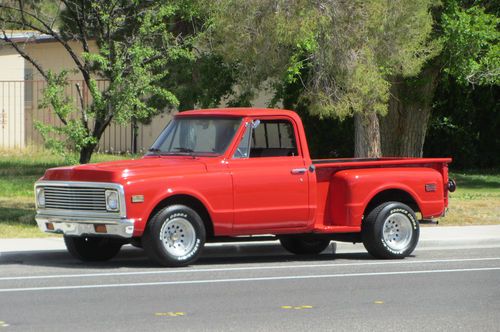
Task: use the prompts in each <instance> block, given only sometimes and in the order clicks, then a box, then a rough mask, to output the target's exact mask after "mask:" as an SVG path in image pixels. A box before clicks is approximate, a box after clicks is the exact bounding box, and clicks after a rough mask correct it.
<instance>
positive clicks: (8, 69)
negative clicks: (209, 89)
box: [0, 30, 270, 153]
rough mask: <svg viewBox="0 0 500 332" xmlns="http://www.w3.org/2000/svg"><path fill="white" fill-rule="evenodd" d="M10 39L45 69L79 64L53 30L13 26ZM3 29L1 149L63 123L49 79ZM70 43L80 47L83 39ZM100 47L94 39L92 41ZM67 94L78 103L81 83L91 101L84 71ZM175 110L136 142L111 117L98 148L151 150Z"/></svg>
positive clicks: (260, 102) (140, 131) (145, 128)
mask: <svg viewBox="0 0 500 332" xmlns="http://www.w3.org/2000/svg"><path fill="white" fill-rule="evenodd" d="M6 34H7V36H8V37H9V39H11V40H14V41H16V42H18V45H19V46H20V47H21V48H22V49H23V50H24V51H25V52H26V53H27V54H28V55H30V56H31V57H32V58H34V59H35V60H36V62H37V63H38V64H40V65H41V67H42V68H44V70H51V71H53V72H60V71H61V70H63V69H65V70H72V69H76V66H75V63H74V62H73V60H72V59H71V57H70V56H69V54H68V53H67V52H66V51H65V50H64V48H63V46H62V45H61V44H60V43H59V42H57V41H56V40H55V39H54V38H53V37H52V36H49V35H43V34H40V33H38V32H36V31H27V30H18V31H16V30H12V31H7V32H6ZM2 37H3V36H2V34H0V149H12V148H25V147H28V146H30V147H42V146H43V140H42V137H41V135H40V133H39V132H38V131H37V129H36V128H35V123H36V122H42V123H44V124H52V125H60V124H61V123H60V120H59V119H58V118H57V116H56V115H55V114H54V112H53V111H52V110H51V109H49V108H40V104H41V101H42V96H43V90H44V87H45V84H46V83H45V81H44V79H43V77H42V76H41V75H40V73H39V72H38V71H37V70H36V68H34V67H33V65H32V64H31V63H29V62H28V61H26V60H25V59H24V58H23V57H22V56H20V55H19V54H18V53H17V51H16V50H15V49H14V48H13V47H12V46H11V45H9V44H8V43H6V42H5V41H3V40H2ZM70 43H74V44H73V45H71V46H74V49H76V50H78V49H79V50H80V53H81V52H82V49H81V47H80V46H79V44H78V42H76V41H75V42H70ZM90 48H91V49H96V48H97V45H96V44H95V43H93V42H92V43H91V44H90ZM68 79H69V81H70V84H69V86H68V87H67V88H66V95H67V96H69V97H71V98H72V99H73V100H74V102H75V105H76V106H78V107H79V102H78V100H79V97H78V94H77V93H78V91H77V88H76V85H77V84H79V86H80V87H81V89H82V94H83V99H84V101H85V102H89V99H90V96H89V93H88V91H86V87H85V84H84V82H83V78H82V76H81V74H80V72H78V71H76V70H74V71H71V72H70V74H69V76H68ZM100 83H101V84H103V88H104V85H105V82H104V81H102V82H100ZM269 99H270V98H269V96H267V95H265V94H262V95H261V96H259V97H258V98H257V99H256V100H255V101H254V103H253V105H254V106H256V107H265V106H267V103H266V101H267V100H269ZM170 119H171V115H170V114H160V115H158V116H157V117H156V118H154V119H153V121H151V124H148V125H143V124H139V125H138V128H137V131H136V132H135V133H136V137H137V140H136V143H135V144H134V142H133V138H134V136H135V135H134V129H133V128H132V126H131V125H119V124H117V123H113V122H112V123H111V125H110V126H109V127H108V128H107V129H106V131H105V132H104V134H103V136H102V138H101V141H100V144H99V147H98V149H99V151H101V152H106V153H120V152H132V151H134V150H135V151H136V152H139V153H140V152H142V151H146V150H147V149H148V148H149V147H150V146H151V145H152V144H153V142H154V141H155V139H156V138H157V137H158V135H159V134H160V132H161V131H162V130H163V128H164V127H165V126H166V125H167V123H168V122H169V121H170Z"/></svg>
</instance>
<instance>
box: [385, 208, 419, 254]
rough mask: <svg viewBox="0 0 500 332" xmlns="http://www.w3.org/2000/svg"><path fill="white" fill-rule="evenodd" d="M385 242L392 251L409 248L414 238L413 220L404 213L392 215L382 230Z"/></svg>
mask: <svg viewBox="0 0 500 332" xmlns="http://www.w3.org/2000/svg"><path fill="white" fill-rule="evenodd" d="M382 236H383V238H384V242H385V243H386V244H387V246H388V247H389V248H391V249H392V250H397V251H400V250H404V249H406V248H407V247H408V245H409V243H410V242H411V238H412V236H413V227H412V223H411V220H410V219H409V218H408V217H407V216H406V215H404V214H402V213H394V214H391V215H390V216H389V217H388V218H387V219H386V220H385V221H384V226H383V228H382Z"/></svg>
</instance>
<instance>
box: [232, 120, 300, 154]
mask: <svg viewBox="0 0 500 332" xmlns="http://www.w3.org/2000/svg"><path fill="white" fill-rule="evenodd" d="M253 124H254V125H253V126H248V127H247V128H246V131H245V135H244V136H243V138H242V140H241V142H240V145H239V146H238V150H237V151H236V153H235V155H234V158H247V157H248V156H249V155H248V152H250V158H263V157H287V156H289V157H292V156H297V155H298V151H297V143H296V142H297V141H296V139H295V132H294V130H293V125H292V124H291V123H290V121H287V120H261V121H259V122H257V121H254V122H253ZM252 129H253V130H252ZM250 133H251V142H250V144H249V142H248V140H249V139H250ZM248 146H250V151H248Z"/></svg>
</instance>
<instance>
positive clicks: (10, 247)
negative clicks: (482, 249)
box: [0, 225, 500, 253]
mask: <svg viewBox="0 0 500 332" xmlns="http://www.w3.org/2000/svg"><path fill="white" fill-rule="evenodd" d="M268 243H269V242H268ZM240 244H243V243H240ZM460 244H476V245H480V244H484V245H492V244H495V245H500V225H488V226H450V227H442V226H424V227H421V228H420V242H419V247H432V246H460ZM209 245H210V246H211V245H217V246H220V245H221V244H209ZM252 245H258V242H257V243H256V242H252ZM49 250H66V247H65V246H64V241H63V239H62V237H57V238H56V237H53V238H35V239H0V253H6V252H22V251H49Z"/></svg>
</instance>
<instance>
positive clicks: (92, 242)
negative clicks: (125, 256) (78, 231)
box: [64, 236, 123, 262]
mask: <svg viewBox="0 0 500 332" xmlns="http://www.w3.org/2000/svg"><path fill="white" fill-rule="evenodd" d="M64 244H65V245H66V248H67V249H68V251H69V253H70V254H71V256H73V257H75V258H77V259H79V260H82V261H86V262H92V261H94V262H97V261H107V260H109V259H111V258H113V257H115V256H116V254H118V252H119V251H120V248H121V247H122V245H123V241H120V240H118V239H110V238H103V237H92V236H83V237H77V236H64Z"/></svg>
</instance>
